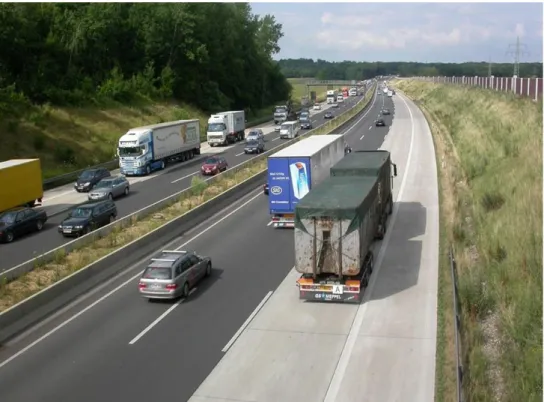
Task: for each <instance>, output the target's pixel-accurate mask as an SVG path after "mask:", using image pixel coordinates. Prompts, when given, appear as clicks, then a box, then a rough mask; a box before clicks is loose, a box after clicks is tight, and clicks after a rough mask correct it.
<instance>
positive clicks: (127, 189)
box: [125, 187, 130, 196]
mask: <svg viewBox="0 0 544 402" xmlns="http://www.w3.org/2000/svg"><path fill="white" fill-rule="evenodd" d="M129 192H130V188H128V187H126V188H125V196H126V195H128V193H129Z"/></svg>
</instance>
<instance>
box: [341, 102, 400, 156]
mask: <svg viewBox="0 0 544 402" xmlns="http://www.w3.org/2000/svg"><path fill="white" fill-rule="evenodd" d="M380 98H382V99H380ZM384 108H387V109H389V111H390V112H391V114H389V115H383V114H381V111H382V110H383V109H384ZM371 117H372V119H369V124H368V126H367V127H360V129H359V130H360V131H359V133H360V135H359V138H358V139H356V138H355V136H353V137H351V141H352V142H351V143H349V145H350V146H351V147H352V149H353V150H354V151H355V150H357V151H365V150H375V149H378V148H379V147H380V146H381V145H382V143H383V141H384V139H385V136H386V135H387V134H388V133H389V130H390V128H391V126H392V125H393V122H394V117H395V109H394V104H393V101H392V100H391V98H388V97H383V96H381V95H378V96H377V98H376V104H375V107H374V108H373V112H372V116H371ZM378 118H381V119H383V120H384V121H385V126H376V124H375V120H377V119H378ZM357 140H358V141H357Z"/></svg>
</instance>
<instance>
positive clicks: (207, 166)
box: [200, 156, 229, 176]
mask: <svg viewBox="0 0 544 402" xmlns="http://www.w3.org/2000/svg"><path fill="white" fill-rule="evenodd" d="M228 167H229V164H228V162H227V160H226V159H225V158H223V157H222V156H212V157H209V158H208V159H206V161H205V162H204V164H203V165H202V167H201V168H200V172H201V173H202V174H203V175H204V176H213V175H216V174H218V173H221V172H224V171H225V170H227V169H228Z"/></svg>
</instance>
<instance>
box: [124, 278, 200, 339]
mask: <svg viewBox="0 0 544 402" xmlns="http://www.w3.org/2000/svg"><path fill="white" fill-rule="evenodd" d="M196 290H197V288H196V287H194V288H192V289H191V291H190V292H189V296H190V295H191V294H193V293H194V292H195V291H196ZM184 301H185V298H182V299H180V300H178V301H177V302H176V303H174V304H173V305H172V306H170V308H169V309H168V310H166V311H165V312H164V313H162V314H161V315H160V316H159V317H157V319H155V321H153V322H152V323H151V324H149V325H148V326H147V327H146V328H145V329H144V330H143V331H142V332H140V333H139V334H138V335H136V336H135V337H134V339H132V340H131V341H130V342H129V343H128V344H129V345H134V344H135V343H136V342H138V341H139V340H140V339H141V338H142V337H143V336H144V335H145V334H147V333H148V332H149V331H151V330H152V329H153V327H154V326H155V325H157V324H158V323H159V322H161V321H162V320H163V319H164V318H165V317H166V316H167V315H168V314H170V313H171V312H172V311H174V309H175V308H176V307H177V306H179V305H180V304H181V303H183V302H184Z"/></svg>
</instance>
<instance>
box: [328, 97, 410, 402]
mask: <svg viewBox="0 0 544 402" xmlns="http://www.w3.org/2000/svg"><path fill="white" fill-rule="evenodd" d="M400 99H401V100H402V101H403V102H404V104H405V105H406V108H407V109H408V113H410V121H411V125H412V132H411V136H410V149H409V150H408V161H407V162H406V170H405V172H404V177H403V178H402V183H401V185H400V188H399V193H398V195H397V200H401V199H402V194H403V193H404V188H405V186H406V182H407V178H408V172H409V171H410V163H411V161H412V151H413V146H414V132H415V126H414V116H413V115H412V111H411V110H410V107H409V106H408V104H407V103H406V101H405V100H404V99H403V98H400ZM398 211H399V204H398V202H395V207H394V210H393V215H392V216H391V222H390V223H389V227H391V228H393V227H394V225H395V221H396V219H397V215H398ZM392 232H393V231H392V230H388V231H387V233H386V235H385V239H384V240H383V243H382V245H381V248H380V251H379V254H378V258H377V259H376V264H375V266H374V270H373V275H371V278H370V282H369V284H368V287H367V289H366V291H365V293H364V297H363V300H361V303H362V304H361V305H360V306H359V308H358V309H357V314H356V315H355V319H354V320H353V323H352V325H351V329H350V331H349V335H348V338H347V340H346V343H345V344H344V348H343V350H342V354H341V355H340V360H339V361H338V365H337V366H336V369H335V370H334V375H333V377H332V380H331V382H330V384H329V388H328V389H327V394H326V395H325V399H324V401H323V402H335V401H336V399H337V396H338V391H339V390H340V386H341V385H342V381H343V379H344V375H345V374H346V370H347V367H348V363H349V359H350V357H351V354H352V353H353V348H354V346H355V342H356V341H357V337H358V336H359V332H360V331H361V326H362V324H363V318H364V316H365V313H366V310H367V308H368V303H369V299H370V296H371V295H372V291H373V289H374V285H375V283H376V278H377V277H378V275H379V273H380V268H381V266H382V262H383V258H384V255H385V251H386V250H387V246H388V245H389V240H390V238H391V233H392Z"/></svg>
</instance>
